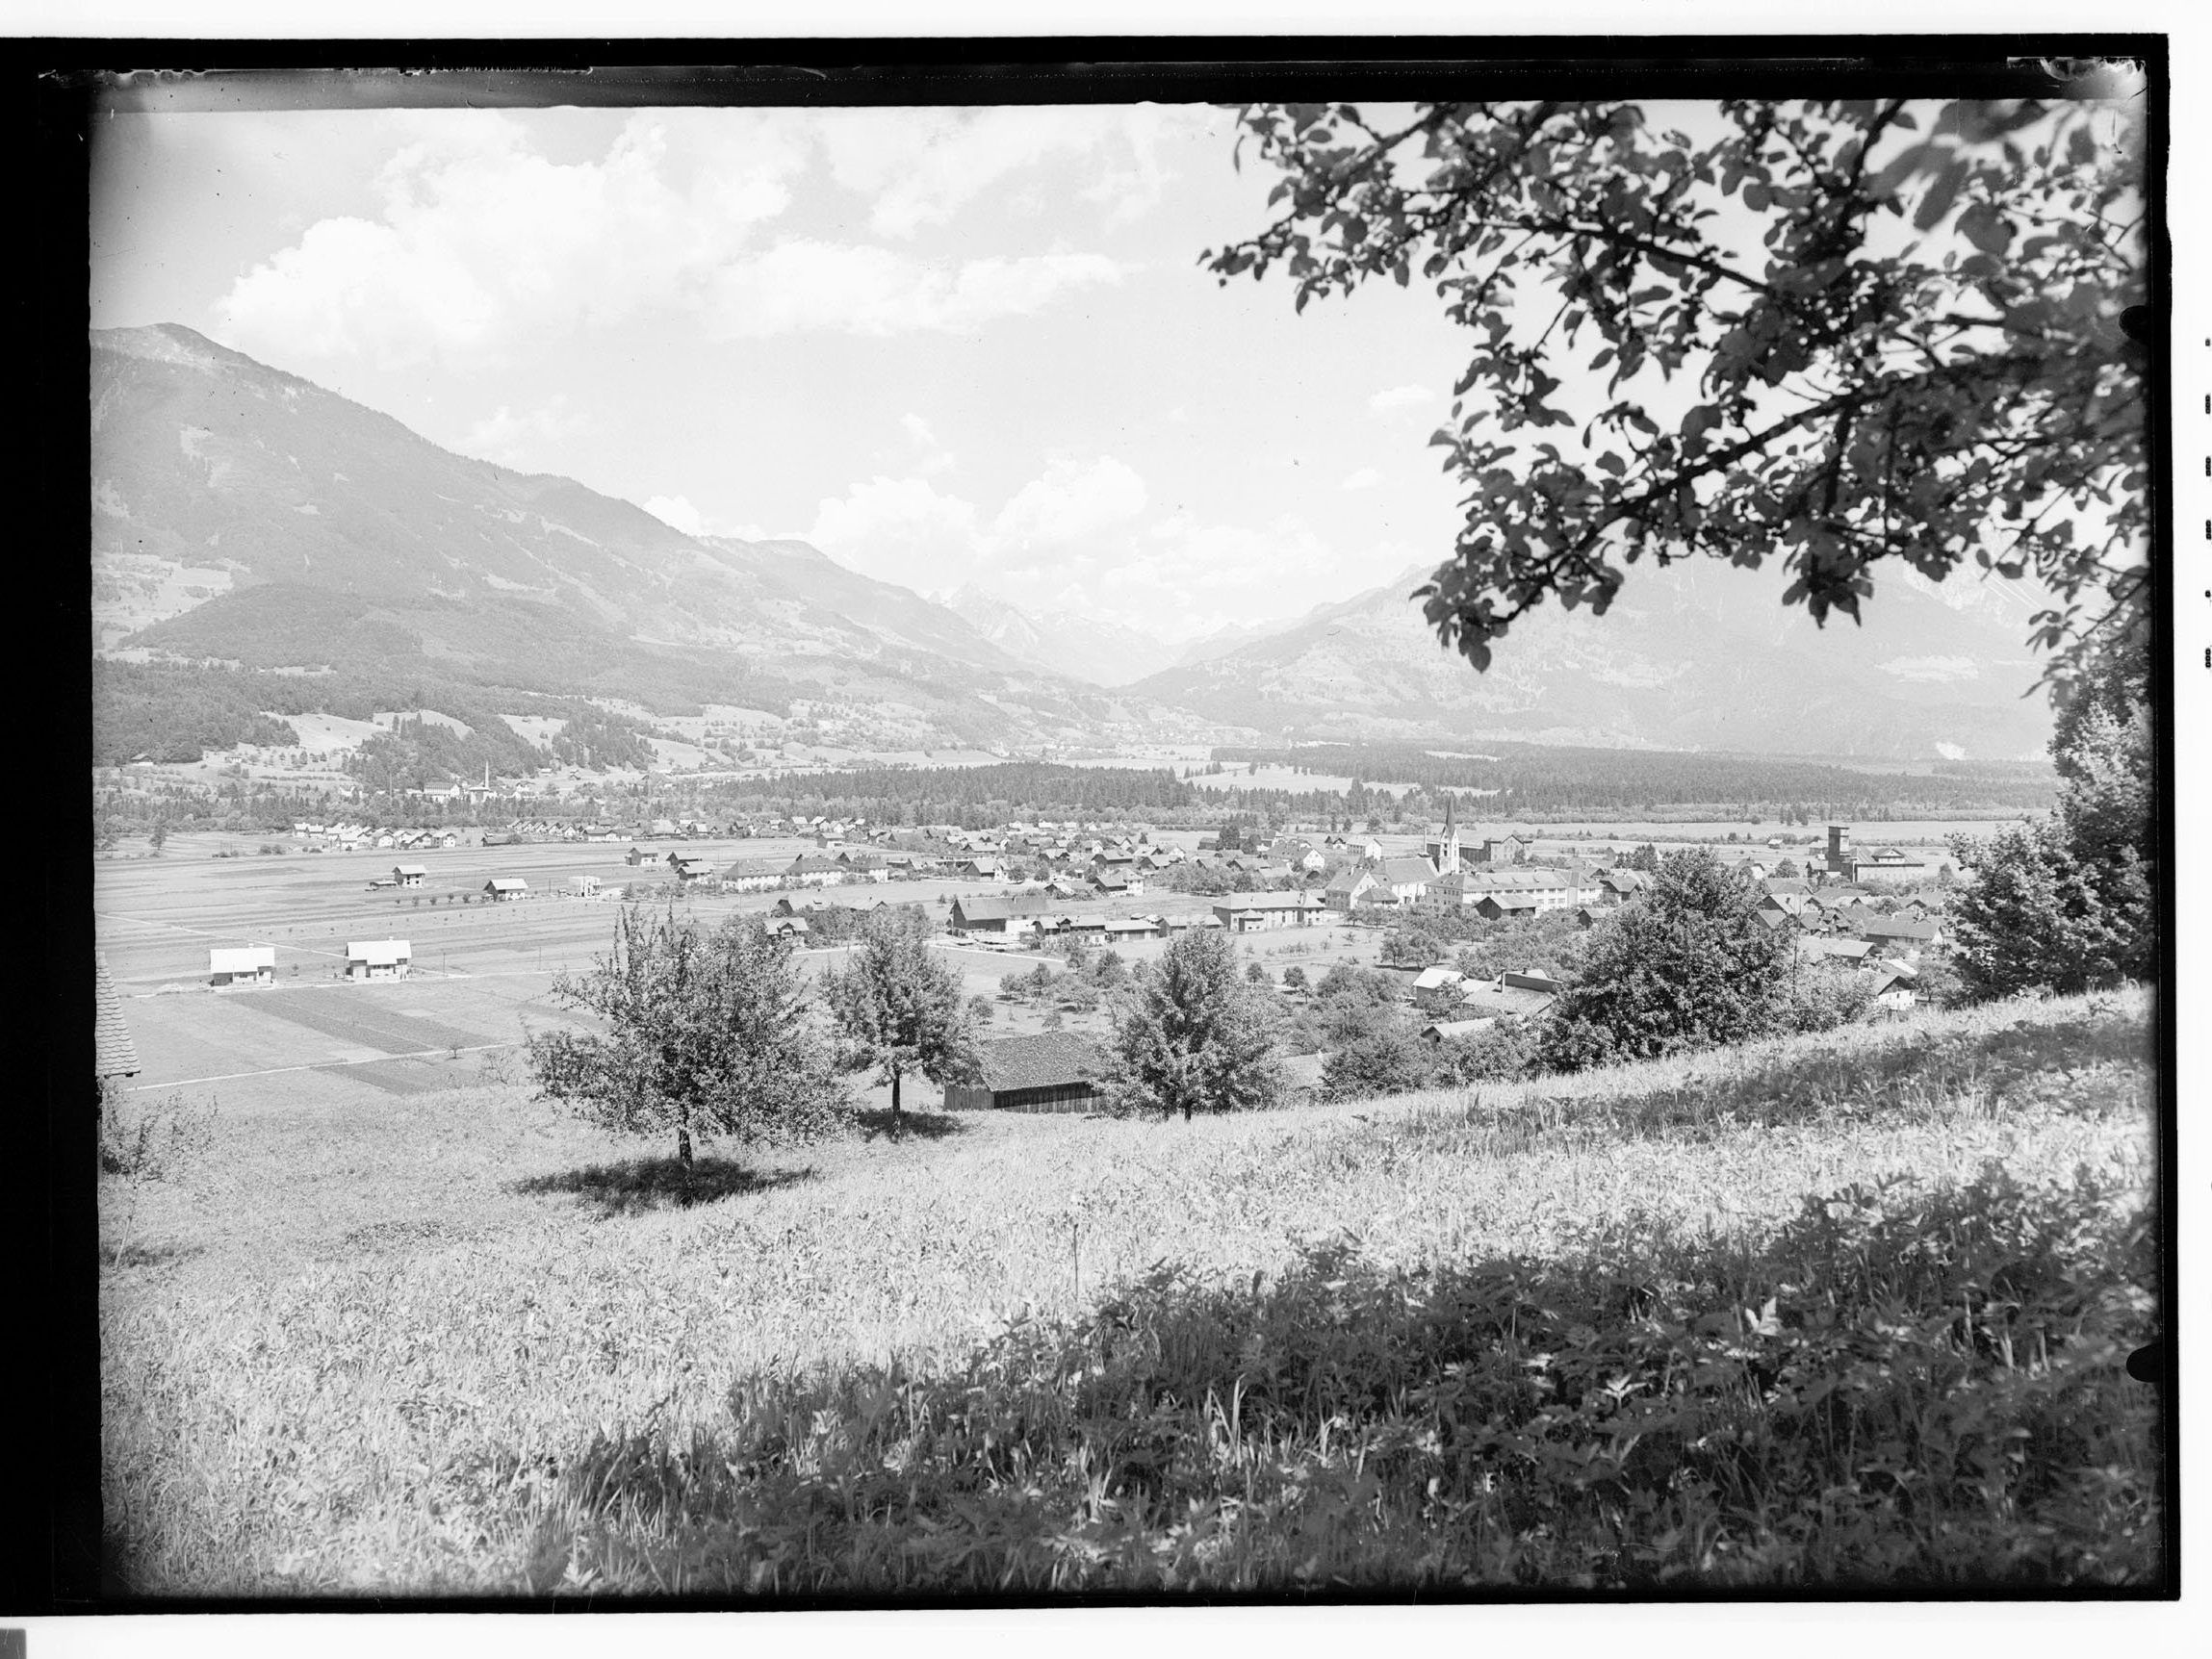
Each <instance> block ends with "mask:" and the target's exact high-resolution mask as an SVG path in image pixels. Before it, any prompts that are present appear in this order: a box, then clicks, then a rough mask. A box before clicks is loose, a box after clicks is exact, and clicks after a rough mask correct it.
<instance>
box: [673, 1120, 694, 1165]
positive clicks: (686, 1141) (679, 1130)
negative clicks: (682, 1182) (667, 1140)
mask: <svg viewBox="0 0 2212 1659" xmlns="http://www.w3.org/2000/svg"><path fill="white" fill-rule="evenodd" d="M676 1160H677V1161H678V1162H679V1163H681V1164H682V1165H683V1167H684V1168H686V1169H689V1168H690V1167H691V1125H690V1124H688V1123H680V1124H678V1125H677V1126H676Z"/></svg>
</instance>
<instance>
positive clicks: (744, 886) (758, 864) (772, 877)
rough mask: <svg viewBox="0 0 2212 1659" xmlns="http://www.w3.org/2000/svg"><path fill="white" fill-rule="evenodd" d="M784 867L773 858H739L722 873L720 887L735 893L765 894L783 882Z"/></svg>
mask: <svg viewBox="0 0 2212 1659" xmlns="http://www.w3.org/2000/svg"><path fill="white" fill-rule="evenodd" d="M785 867H786V866H784V864H783V863H782V862H781V861H780V860H778V859H775V858H740V859H738V860H737V861H736V862H735V863H734V864H733V865H731V866H730V868H729V869H727V870H725V871H723V872H722V885H723V886H725V887H727V888H729V889H730V890H731V891H733V892H737V893H765V892H767V891H768V889H769V888H771V887H774V886H776V885H778V884H779V883H780V882H781V881H783V880H784V869H785Z"/></svg>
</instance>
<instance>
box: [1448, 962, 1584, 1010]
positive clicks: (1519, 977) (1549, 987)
mask: <svg viewBox="0 0 2212 1659" xmlns="http://www.w3.org/2000/svg"><path fill="white" fill-rule="evenodd" d="M1563 988H1564V987H1562V986H1561V985H1560V983H1559V982H1558V981H1557V980H1555V979H1553V978H1551V977H1550V976H1549V975H1547V974H1512V973H1507V974H1500V975H1499V976H1498V977H1497V978H1496V979H1495V980H1470V981H1469V982H1468V983H1466V984H1465V985H1463V986H1462V987H1461V988H1460V992H1459V1012H1460V1017H1461V1018H1462V1019H1496V1018H1498V1017H1499V1016H1500V1015H1512V1016H1516V1017H1521V1018H1526V1017H1529V1016H1530V1015H1534V1014H1540V1013H1542V1012H1543V1011H1544V1010H1545V1009H1546V1008H1550V1007H1551V1006H1552V1000H1553V999H1554V998H1555V997H1556V996H1557V995H1558V994H1559V992H1560V990H1561V989H1563Z"/></svg>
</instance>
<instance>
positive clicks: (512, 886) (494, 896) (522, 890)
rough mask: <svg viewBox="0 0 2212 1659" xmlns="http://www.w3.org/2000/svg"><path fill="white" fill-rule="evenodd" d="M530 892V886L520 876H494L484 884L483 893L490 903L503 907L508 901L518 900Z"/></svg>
mask: <svg viewBox="0 0 2212 1659" xmlns="http://www.w3.org/2000/svg"><path fill="white" fill-rule="evenodd" d="M529 890H530V884H529V883H528V882H527V881H524V880H523V879H522V878H521V877H520V876H494V877H493V878H492V879H491V880H490V881H486V882H485V883H484V891H485V892H486V893H487V894H489V895H490V896H491V900H492V903H493V904H495V905H503V904H505V903H506V902H507V901H508V900H509V899H520V898H522V897H523V896H524V895H525V894H527V892H528V891H529Z"/></svg>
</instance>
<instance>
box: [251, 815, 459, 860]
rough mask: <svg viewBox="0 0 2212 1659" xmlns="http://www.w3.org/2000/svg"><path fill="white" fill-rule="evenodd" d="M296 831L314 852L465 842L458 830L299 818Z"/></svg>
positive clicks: (418, 847)
mask: <svg viewBox="0 0 2212 1659" xmlns="http://www.w3.org/2000/svg"><path fill="white" fill-rule="evenodd" d="M292 832H293V833H294V834H295V835H297V836H299V837H300V838H301V839H302V840H303V841H305V842H306V843H307V844H308V845H307V850H308V851H309V852H310V853H321V852H323V851H325V850H331V851H336V852H340V853H359V852H363V851H366V850H369V849H373V848H389V849H392V850H393V851H396V852H401V853H406V852H415V851H424V852H427V851H430V850H432V849H434V848H445V847H458V846H459V845H460V844H461V834H460V831H459V830H378V829H376V828H374V827H373V826H372V825H368V824H345V823H331V824H311V823H309V822H307V821H306V820H305V819H300V820H297V821H296V822H295V823H294V824H293V826H292Z"/></svg>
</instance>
